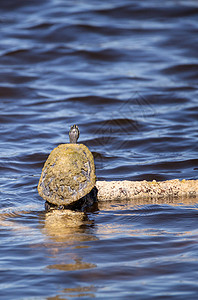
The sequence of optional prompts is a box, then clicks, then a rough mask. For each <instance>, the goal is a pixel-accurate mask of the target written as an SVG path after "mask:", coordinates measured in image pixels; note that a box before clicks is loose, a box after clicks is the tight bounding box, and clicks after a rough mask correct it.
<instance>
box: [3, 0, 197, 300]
mask: <svg viewBox="0 0 198 300" xmlns="http://www.w3.org/2000/svg"><path fill="white" fill-rule="evenodd" d="M0 12H1V13H0V28H1V46H0V66H1V68H0V111H1V119H0V132H1V150H0V151H1V155H0V170H1V175H0V193H1V199H0V228H1V229H0V240H1V247H0V270H1V272H0V296H1V298H2V299H5V300H7V299H9V300H12V299H28V300H32V299H34V300H35V299H50V300H52V299H71V298H72V299H81V298H82V299H92V298H96V299H107V298H109V299H184V298H186V299H197V296H198V283H197V278H198V271H197V270H198V255H197V253H198V243H197V237H198V231H197V217H198V213H197V208H198V205H197V199H196V198H195V199H178V200H174V201H173V200H167V201H164V202H162V201H154V200H153V201H152V200H151V201H143V200H140V201H139V202H132V201H131V202H125V203H120V202H119V201H117V202H109V203H99V209H98V210H96V211H94V212H89V213H86V214H83V213H73V214H72V213H69V212H68V213H67V212H59V213H57V214H54V213H48V214H47V213H45V211H44V201H43V200H42V199H41V198H40V197H39V195H38V193H37V190H36V187H37V183H38V180H39V177H40V174H41V169H42V166H43V163H44V161H45V160H46V158H47V156H48V154H49V153H50V151H51V150H52V149H53V148H54V147H55V146H57V145H58V144H60V143H64V142H68V137H67V134H68V130H69V127H70V125H73V124H75V123H77V124H78V125H79V128H80V131H81V135H80V141H81V142H82V143H84V144H86V145H87V146H88V147H89V148H90V150H91V151H92V152H93V154H94V157H95V163H96V168H97V177H98V180H113V179H114V180H115V179H116V180H123V179H129V180H143V179H146V180H153V179H156V180H168V179H174V178H179V179H183V178H185V179H198V178H197V170H198V159H197V150H198V146H197V145H198V143H197V142H198V133H197V121H198V51H197V45H198V23H197V18H198V3H197V1H196V0H194V1H193V0H191V1H182V0H177V1H176V0H175V1H172V0H171V1H169V0H166V1H164V2H163V1H160V2H159V1H155V0H150V1H137V0H133V1H129V0H124V1H121V2H119V1H113V0H110V1H107V2H104V1H97V0H94V1H87V0H81V1H80V0H76V1H63V0H51V1H45V0H42V1H33V2H31V3H30V1H14V0H12V1H11V0H9V1H1V4H0Z"/></svg>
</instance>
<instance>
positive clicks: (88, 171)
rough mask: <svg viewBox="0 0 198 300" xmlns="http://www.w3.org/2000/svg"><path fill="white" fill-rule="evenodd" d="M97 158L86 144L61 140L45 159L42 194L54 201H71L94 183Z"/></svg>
mask: <svg viewBox="0 0 198 300" xmlns="http://www.w3.org/2000/svg"><path fill="white" fill-rule="evenodd" d="M95 183H96V176H95V165H94V158H93V155H92V153H91V152H90V151H89V149H88V148H87V147H86V146H85V145H83V144H61V145H59V146H58V147H57V148H55V149H54V150H53V151H52V152H51V153H50V155H49V157H48V159H47V160H46V162H45V164H44V167H43V170H42V174H41V178H40V180H39V184H38V192H39V195H40V196H41V197H42V198H43V199H44V200H46V201H48V202H49V203H52V204H55V205H69V204H72V203H74V202H75V201H77V200H79V199H80V198H82V197H84V196H85V195H87V194H88V193H89V192H90V191H91V190H92V189H93V188H94V186H95Z"/></svg>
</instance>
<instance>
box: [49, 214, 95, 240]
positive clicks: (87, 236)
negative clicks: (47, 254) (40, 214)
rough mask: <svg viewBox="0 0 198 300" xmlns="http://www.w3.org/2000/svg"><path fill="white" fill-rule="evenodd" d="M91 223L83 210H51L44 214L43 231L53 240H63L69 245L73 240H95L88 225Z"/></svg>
mask: <svg viewBox="0 0 198 300" xmlns="http://www.w3.org/2000/svg"><path fill="white" fill-rule="evenodd" d="M91 225H93V221H91V220H90V219H89V218H88V216H87V215H86V214H85V213H84V212H75V211H71V210H52V211H50V212H47V213H46V215H45V225H44V228H43V233H44V234H46V235H47V236H49V237H50V238H51V239H53V240H54V241H55V242H64V243H67V244H69V245H72V244H75V242H83V241H90V240H95V239H96V237H95V236H93V235H92V233H90V231H89V230H88V226H91Z"/></svg>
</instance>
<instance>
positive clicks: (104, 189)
mask: <svg viewBox="0 0 198 300" xmlns="http://www.w3.org/2000/svg"><path fill="white" fill-rule="evenodd" d="M96 187H97V189H98V196H97V197H98V201H99V202H101V201H114V200H138V199H153V198H155V199H163V198H164V199H165V198H166V199H174V198H182V197H191V198H195V197H197V196H198V180H185V179H183V180H179V179H174V180H167V181H159V182H157V181H156V180H153V181H146V180H143V181H128V180H124V181H97V182H96Z"/></svg>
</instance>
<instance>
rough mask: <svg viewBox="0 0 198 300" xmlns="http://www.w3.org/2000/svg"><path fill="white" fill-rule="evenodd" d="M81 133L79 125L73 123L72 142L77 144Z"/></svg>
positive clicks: (70, 136)
mask: <svg viewBox="0 0 198 300" xmlns="http://www.w3.org/2000/svg"><path fill="white" fill-rule="evenodd" d="M79 135H80V130H79V128H78V126H77V125H73V126H71V128H70V131H69V141H70V143H71V144H76V143H77V140H78V138H79Z"/></svg>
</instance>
